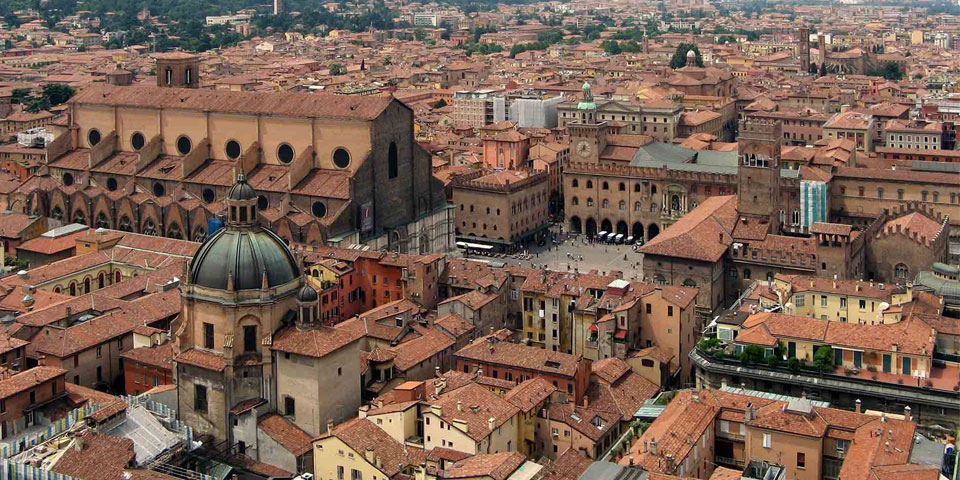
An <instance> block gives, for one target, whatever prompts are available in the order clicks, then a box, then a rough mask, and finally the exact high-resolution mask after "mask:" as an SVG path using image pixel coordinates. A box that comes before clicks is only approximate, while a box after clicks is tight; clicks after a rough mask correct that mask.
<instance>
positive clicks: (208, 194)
mask: <svg viewBox="0 0 960 480" xmlns="http://www.w3.org/2000/svg"><path fill="white" fill-rule="evenodd" d="M200 195H201V196H202V197H203V203H211V202H213V201H214V200H216V199H217V194H215V193H213V189H212V188H204V189H203V192H200Z"/></svg>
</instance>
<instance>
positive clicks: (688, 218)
mask: <svg viewBox="0 0 960 480" xmlns="http://www.w3.org/2000/svg"><path fill="white" fill-rule="evenodd" d="M736 219H737V197H735V196H732V195H731V196H723V197H720V196H717V197H710V198H708V199H707V200H704V202H703V203H701V204H700V205H698V206H697V208H694V209H693V210H692V211H690V212H689V213H687V214H686V215H685V216H683V217H682V218H681V219H680V220H679V221H677V223H674V224H673V225H671V226H670V227H668V228H667V229H666V230H664V231H662V232H660V234H659V235H657V236H656V237H654V238H653V240H650V241H649V242H647V243H646V244H645V245H644V246H642V247H640V251H641V252H643V253H644V254H652V255H663V256H669V257H680V258H689V259H693V260H701V261H707V262H716V261H717V260H718V259H720V257H721V256H723V254H724V253H726V251H727V247H729V246H730V244H731V243H732V242H733V238H732V237H731V232H733V228H734V224H735V222H736Z"/></svg>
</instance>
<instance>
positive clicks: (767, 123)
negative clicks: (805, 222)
mask: <svg viewBox="0 0 960 480" xmlns="http://www.w3.org/2000/svg"><path fill="white" fill-rule="evenodd" d="M781 131H782V127H781V124H780V121H779V120H776V121H774V120H767V119H753V118H748V119H744V120H742V121H741V122H740V138H739V140H738V142H737V144H738V145H737V153H738V154H739V155H738V156H739V164H740V167H739V175H738V176H739V179H738V188H737V193H738V195H739V197H740V198H739V212H740V215H741V216H749V217H758V218H761V219H769V222H770V228H769V229H768V232H770V233H777V232H779V230H780V210H781V206H780V203H781V202H780V141H781V138H782V136H783V134H782V133H781Z"/></svg>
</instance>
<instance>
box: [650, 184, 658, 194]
mask: <svg viewBox="0 0 960 480" xmlns="http://www.w3.org/2000/svg"><path fill="white" fill-rule="evenodd" d="M656 194H657V186H656V185H650V195H656Z"/></svg>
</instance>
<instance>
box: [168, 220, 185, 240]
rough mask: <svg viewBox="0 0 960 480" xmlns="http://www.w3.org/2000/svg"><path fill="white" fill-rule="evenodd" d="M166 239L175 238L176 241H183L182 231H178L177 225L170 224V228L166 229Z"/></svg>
mask: <svg viewBox="0 0 960 480" xmlns="http://www.w3.org/2000/svg"><path fill="white" fill-rule="evenodd" d="M167 238H176V239H177V240H183V231H181V230H180V224H179V223H176V222H174V223H172V224H170V228H168V229H167Z"/></svg>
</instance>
